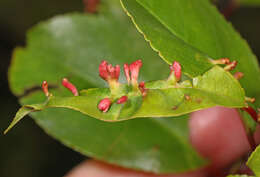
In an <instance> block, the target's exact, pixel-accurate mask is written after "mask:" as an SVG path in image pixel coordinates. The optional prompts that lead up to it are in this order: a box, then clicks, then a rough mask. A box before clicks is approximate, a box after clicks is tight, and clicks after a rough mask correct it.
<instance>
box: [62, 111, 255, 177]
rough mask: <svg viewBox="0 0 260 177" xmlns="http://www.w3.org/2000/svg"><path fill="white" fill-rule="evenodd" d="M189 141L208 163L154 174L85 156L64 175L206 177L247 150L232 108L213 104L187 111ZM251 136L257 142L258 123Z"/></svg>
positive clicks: (218, 170)
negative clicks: (203, 108) (185, 170)
mask: <svg viewBox="0 0 260 177" xmlns="http://www.w3.org/2000/svg"><path fill="white" fill-rule="evenodd" d="M189 126H190V141H191V143H192V145H193V146H194V148H195V149H196V150H197V151H198V152H199V153H200V154H201V155H202V156H203V157H205V158H207V159H209V160H210V161H211V163H210V165H208V166H207V167H205V168H203V169H198V170H197V171H193V172H188V173H185V174H178V175H177V174H169V175H155V174H151V173H144V172H138V171H133V170H129V169H124V168H121V167H117V166H113V165H108V164H105V163H103V162H98V161H95V160H89V161H86V162H83V163H81V164H79V165H78V166H77V167H75V168H74V169H72V170H71V171H70V172H69V173H68V174H67V175H66V176H65V177H206V176H211V177H213V176H218V177H220V176H224V175H223V174H218V173H219V172H220V171H222V172H223V171H224V169H225V168H227V167H229V166H230V165H231V164H232V163H233V162H235V161H236V160H238V159H239V158H241V157H242V156H243V155H245V154H246V153H247V152H249V150H250V146H249V143H248V141H247V137H246V134H245V131H244V128H243V124H242V122H241V119H240V117H239V114H238V112H237V111H236V110H235V109H229V108H223V107H214V108H210V109H206V110H201V111H197V112H194V113H193V114H191V119H190V122H189ZM257 129H258V130H257V131H256V134H255V139H256V141H258V143H259V142H260V127H258V128H257Z"/></svg>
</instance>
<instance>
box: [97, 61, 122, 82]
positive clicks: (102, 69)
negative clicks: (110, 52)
mask: <svg viewBox="0 0 260 177" xmlns="http://www.w3.org/2000/svg"><path fill="white" fill-rule="evenodd" d="M99 76H100V77H101V78H102V79H104V80H105V81H110V80H116V81H118V79H119V76H120V66H119V65H116V66H115V67H113V66H112V65H111V64H108V63H107V61H102V62H101V63H100V65H99Z"/></svg>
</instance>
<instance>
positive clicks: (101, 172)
mask: <svg viewBox="0 0 260 177" xmlns="http://www.w3.org/2000/svg"><path fill="white" fill-rule="evenodd" d="M65 177H204V175H203V173H202V172H193V173H186V174H181V175H155V174H151V173H144V172H137V171H133V170H129V169H125V168H121V167H117V166H113V165H107V164H104V163H102V162H98V161H94V160H89V161H86V162H83V163H81V164H80V165H79V166H77V167H76V168H75V169H73V170H72V171H71V172H70V173H69V174H68V175H67V176H65Z"/></svg>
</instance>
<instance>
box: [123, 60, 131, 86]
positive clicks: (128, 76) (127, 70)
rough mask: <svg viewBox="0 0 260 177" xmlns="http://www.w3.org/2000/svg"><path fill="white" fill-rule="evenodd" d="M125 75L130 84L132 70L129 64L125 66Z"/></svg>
mask: <svg viewBox="0 0 260 177" xmlns="http://www.w3.org/2000/svg"><path fill="white" fill-rule="evenodd" d="M124 73H125V77H126V80H127V83H128V84H130V80H131V79H130V68H129V65H128V64H124Z"/></svg>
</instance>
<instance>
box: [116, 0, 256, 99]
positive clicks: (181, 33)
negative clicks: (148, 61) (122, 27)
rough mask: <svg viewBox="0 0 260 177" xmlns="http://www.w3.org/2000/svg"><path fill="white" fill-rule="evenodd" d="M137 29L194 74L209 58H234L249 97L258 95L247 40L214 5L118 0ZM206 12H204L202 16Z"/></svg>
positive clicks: (207, 64) (185, 0) (200, 1)
mask: <svg viewBox="0 0 260 177" xmlns="http://www.w3.org/2000/svg"><path fill="white" fill-rule="evenodd" d="M121 3H122V5H123V7H124V9H125V10H126V12H127V14H128V15H129V16H130V17H131V19H132V20H133V22H134V23H135V25H136V27H137V29H138V30H139V31H140V32H141V33H142V34H143V35H144V37H145V39H146V40H147V41H149V43H150V45H151V46H152V48H153V49H154V50H155V51H158V52H159V54H160V56H161V57H162V58H163V59H164V60H165V61H166V62H167V63H171V62H172V61H173V60H177V61H179V62H180V63H181V64H182V66H183V71H184V73H186V74H188V75H189V76H192V77H196V76H197V75H200V74H202V73H203V72H205V71H206V70H208V69H209V68H210V67H212V65H211V64H210V62H209V59H218V58H223V57H224V58H230V59H231V60H237V61H238V63H239V64H238V66H237V68H236V69H235V71H240V72H243V73H244V75H245V77H244V78H243V79H241V84H242V86H243V88H244V89H245V91H246V94H247V95H248V96H252V97H254V96H257V95H260V93H259V90H260V86H259V85H256V84H255V83H258V82H260V70H259V66H258V63H257V60H256V57H255V56H254V55H253V53H252V51H251V50H250V48H249V47H248V45H247V43H246V42H245V41H244V40H243V39H242V38H241V37H240V36H239V34H238V33H237V32H235V30H234V29H233V28H232V26H231V25H230V24H228V23H227V22H226V21H225V19H224V18H223V16H222V15H220V14H219V13H218V12H217V10H216V8H215V7H214V6H213V5H211V4H210V2H209V1H205V0H196V1H193V0H182V1H179V0H163V1H158V0H121ZM205 14H206V15H205Z"/></svg>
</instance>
